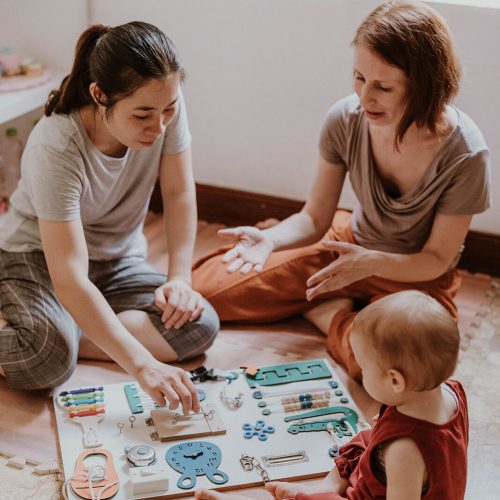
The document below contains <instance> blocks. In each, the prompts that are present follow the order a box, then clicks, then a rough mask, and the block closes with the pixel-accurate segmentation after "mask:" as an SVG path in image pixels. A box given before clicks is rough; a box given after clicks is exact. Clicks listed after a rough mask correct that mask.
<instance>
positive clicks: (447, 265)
mask: <svg viewBox="0 0 500 500" xmlns="http://www.w3.org/2000/svg"><path fill="white" fill-rule="evenodd" d="M425 253H426V254H428V255H429V257H430V259H431V262H432V264H433V265H432V266H431V269H432V272H431V276H429V279H436V278H439V277H440V276H442V275H443V274H445V273H446V272H447V271H449V270H450V269H451V267H452V264H453V262H454V260H455V258H456V256H455V255H453V256H451V255H443V254H442V252H438V251H432V250H427V251H426V252H425Z"/></svg>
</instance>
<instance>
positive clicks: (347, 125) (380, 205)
mask: <svg viewBox="0 0 500 500" xmlns="http://www.w3.org/2000/svg"><path fill="white" fill-rule="evenodd" d="M454 109H455V110H456V112H457V113H458V125H457V127H456V129H455V130H454V131H453V133H452V134H451V135H450V137H448V139H446V140H445V141H444V143H443V144H442V146H441V148H440V150H439V152H438V153H437V155H436V156H435V158H434V160H433V161H432V162H431V164H430V165H429V167H428V168H427V170H426V172H425V173H424V175H423V177H422V179H421V180H420V181H419V182H418V183H417V184H416V185H415V186H414V187H413V188H412V189H411V190H410V191H409V192H407V193H405V194H404V195H402V196H400V197H397V198H392V197H391V196H390V195H389V194H388V193H387V191H386V189H385V188H384V185H383V183H382V179H381V178H380V176H379V174H378V171H377V169H376V166H375V161H374V158H373V154H372V150H371V145H370V136H369V132H368V120H367V119H366V117H365V115H364V111H363V109H362V108H361V106H360V105H359V99H358V97H357V95H355V94H354V95H350V96H348V97H345V98H344V99H341V100H340V101H338V102H337V103H336V104H334V105H333V106H332V107H331V108H330V110H329V112H328V114H327V117H326V120H325V123H324V125H323V128H322V131H321V138H320V145H319V147H320V153H321V156H322V157H323V158H324V159H325V160H326V161H328V162H330V163H336V164H342V165H345V167H346V169H347V171H348V172H349V179H350V181H351V185H352V188H353V191H354V193H355V194H356V197H357V199H358V206H357V207H356V208H355V210H354V214H353V223H352V224H353V227H352V229H353V233H354V237H355V239H356V241H357V243H359V244H360V245H362V246H364V247H365V248H369V249H374V250H380V251H385V252H391V253H400V254H410V253H416V252H419V251H420V250H421V249H422V247H423V246H424V244H425V242H426V241H427V239H428V237H429V235H430V231H431V228H432V224H433V221H434V216H435V214H436V213H441V214H445V215H466V214H476V213H479V212H483V211H484V210H486V209H487V208H488V207H489V206H490V204H491V201H490V186H489V183H490V179H489V176H490V172H489V168H490V167H489V150H488V147H487V146H486V143H485V141H484V138H483V135H482V134H481V131H480V130H479V128H478V127H477V126H476V124H475V123H474V122H473V121H472V120H471V119H470V118H469V117H468V116H467V115H466V114H465V113H463V112H462V111H460V110H458V109H456V108H454Z"/></svg>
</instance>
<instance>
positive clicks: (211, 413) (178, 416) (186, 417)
mask: <svg viewBox="0 0 500 500" xmlns="http://www.w3.org/2000/svg"><path fill="white" fill-rule="evenodd" d="M198 415H201V418H204V419H205V420H212V419H213V417H214V415H215V410H210V411H208V412H204V411H201V412H199V413H188V414H186V415H181V414H180V413H175V414H174V416H173V420H172V423H173V424H176V423H177V422H179V420H194V419H196V417H197V416H198ZM199 418H200V417H199ZM201 418H200V419H201Z"/></svg>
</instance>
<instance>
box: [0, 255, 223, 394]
mask: <svg viewBox="0 0 500 500" xmlns="http://www.w3.org/2000/svg"><path fill="white" fill-rule="evenodd" d="M89 279H90V280H91V281H92V282H93V283H94V285H96V287H97V288H98V289H99V290H100V291H101V293H102V294H103V296H104V298H105V299H106V300H107V302H108V303H109V305H110V306H111V308H112V309H113V311H114V312H115V313H116V314H118V313H120V312H122V311H127V310H140V311H145V312H146V313H147V314H148V316H149V318H150V320H151V322H152V323H153V324H154V325H155V327H156V328H157V329H158V331H159V332H160V333H161V335H162V336H163V338H164V339H165V341H166V342H167V343H168V344H169V345H170V346H171V347H172V349H173V350H174V351H175V352H176V353H177V355H178V358H179V360H184V359H187V358H190V357H193V356H196V355H199V354H201V353H203V352H205V351H206V349H208V348H209V347H210V345H211V344H212V343H213V341H214V339H215V336H216V334H217V332H218V330H219V319H218V317H217V313H216V312H215V311H214V309H213V308H212V306H211V305H210V304H209V303H208V302H206V301H205V304H204V306H205V309H204V311H203V313H202V314H201V316H200V317H199V318H198V319H197V320H196V321H192V322H187V323H186V324H185V325H184V326H183V327H182V328H180V329H179V330H174V329H169V330H167V329H166V328H165V327H164V325H163V323H162V321H161V311H160V310H159V309H158V308H157V307H156V306H155V305H154V302H153V301H154V290H155V289H156V288H157V287H159V286H161V285H162V284H164V283H165V282H166V276H165V275H164V274H162V273H159V272H158V271H157V270H156V269H155V268H154V267H153V266H151V265H150V264H149V263H148V262H146V261H145V260H144V259H140V258H137V257H126V258H121V259H116V260H112V261H105V262H101V261H99V262H98V261H90V262H89ZM0 308H1V311H2V315H3V317H4V318H5V320H6V321H7V323H8V325H7V326H5V327H4V328H2V329H1V330H0V367H1V368H2V369H3V371H4V372H5V376H6V378H7V382H8V384H9V386H11V387H12V388H15V389H46V388H50V387H54V386H57V385H59V384H61V383H63V382H64V381H65V380H67V379H68V378H69V377H70V375H71V374H72V372H73V371H74V369H75V366H76V363H77V359H78V346H79V342H80V337H81V335H82V332H81V330H80V328H79V327H78V325H77V324H76V323H75V321H74V320H73V318H72V317H71V316H70V314H69V313H68V312H67V311H66V309H64V307H63V306H62V305H61V304H60V303H59V301H58V299H57V297H56V295H55V292H54V288H53V287H52V282H51V280H50V276H49V272H48V269H47V264H46V262H45V257H44V255H43V252H30V253H13V252H5V251H2V250H0ZM153 354H154V353H153Z"/></svg>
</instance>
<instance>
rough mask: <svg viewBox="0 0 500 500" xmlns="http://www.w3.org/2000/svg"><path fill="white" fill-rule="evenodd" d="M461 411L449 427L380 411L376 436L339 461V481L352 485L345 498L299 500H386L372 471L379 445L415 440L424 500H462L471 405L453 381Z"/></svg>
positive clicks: (360, 439) (366, 434)
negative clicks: (425, 479)
mask: <svg viewBox="0 0 500 500" xmlns="http://www.w3.org/2000/svg"><path fill="white" fill-rule="evenodd" d="M446 383H447V385H448V386H449V387H450V388H451V389H452V391H453V392H454V393H455V395H456V397H457V400H458V410H457V413H456V414H455V416H454V417H453V418H452V419H451V420H450V421H449V422H447V423H446V424H443V425H437V424H433V423H431V422H426V421H425V420H419V419H417V418H413V417H409V416H407V415H403V414H402V413H400V412H398V411H397V410H396V408H395V407H393V406H385V405H384V406H382V408H381V410H380V416H379V418H378V421H377V423H376V425H375V427H374V428H373V429H372V430H368V431H362V432H360V433H359V434H358V435H357V436H356V437H355V438H353V439H352V440H351V441H350V442H349V443H347V444H346V445H345V446H343V447H342V448H341V449H340V455H339V456H338V457H337V458H336V459H335V463H336V465H337V468H338V471H339V473H340V475H341V476H342V477H343V478H345V479H347V480H348V481H349V485H348V487H347V490H346V492H345V494H344V495H345V496H341V495H338V494H337V493H328V492H324V493H314V494H310V495H308V494H306V493H299V494H297V495H296V496H295V497H294V498H295V500H340V499H345V498H347V499H349V500H371V499H382V498H386V495H387V492H386V485H385V481H383V480H381V478H380V473H378V474H377V472H376V471H375V470H373V469H374V468H373V464H374V463H376V462H377V451H378V447H379V445H380V444H382V443H385V442H388V441H392V440H394V439H402V438H410V439H412V440H413V441H414V442H415V443H416V445H417V446H418V449H419V450H420V453H422V457H423V459H424V462H425V467H426V470H427V477H428V482H427V487H426V488H425V493H423V495H422V498H425V499H426V500H443V499H446V500H463V498H464V495H465V484H466V479H467V445H468V442H469V418H468V414H467V399H466V397H465V392H464V389H463V387H462V385H461V384H460V382H457V381H454V380H449V381H447V382H446Z"/></svg>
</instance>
